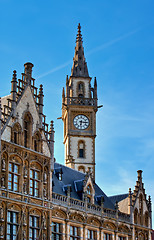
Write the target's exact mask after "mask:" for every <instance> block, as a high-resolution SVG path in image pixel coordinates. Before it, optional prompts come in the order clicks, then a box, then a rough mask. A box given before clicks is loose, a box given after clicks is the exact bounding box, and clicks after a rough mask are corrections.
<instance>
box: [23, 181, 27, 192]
mask: <svg viewBox="0 0 154 240" xmlns="http://www.w3.org/2000/svg"><path fill="white" fill-rule="evenodd" d="M23 191H24V193H25V194H27V184H26V182H24V184H23Z"/></svg>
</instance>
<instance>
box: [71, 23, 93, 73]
mask: <svg viewBox="0 0 154 240" xmlns="http://www.w3.org/2000/svg"><path fill="white" fill-rule="evenodd" d="M71 76H72V77H89V73H88V68H87V63H86V60H85V57H84V49H83V45H82V34H81V26H80V23H79V24H78V33H77V37H76V47H75V54H74V58H73V67H72V71H71Z"/></svg>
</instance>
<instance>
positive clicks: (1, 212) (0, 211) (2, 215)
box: [0, 207, 4, 222]
mask: <svg viewBox="0 0 154 240" xmlns="http://www.w3.org/2000/svg"><path fill="white" fill-rule="evenodd" d="M0 221H1V222H3V221H4V211H3V208H2V207H1V208H0Z"/></svg>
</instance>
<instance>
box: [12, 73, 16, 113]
mask: <svg viewBox="0 0 154 240" xmlns="http://www.w3.org/2000/svg"><path fill="white" fill-rule="evenodd" d="M16 95H17V72H16V70H14V71H13V76H12V81H11V100H12V102H11V107H12V109H15V106H16Z"/></svg>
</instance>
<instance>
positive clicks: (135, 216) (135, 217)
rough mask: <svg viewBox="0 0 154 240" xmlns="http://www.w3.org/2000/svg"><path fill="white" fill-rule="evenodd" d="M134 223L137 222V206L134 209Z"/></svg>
mask: <svg viewBox="0 0 154 240" xmlns="http://www.w3.org/2000/svg"><path fill="white" fill-rule="evenodd" d="M134 223H135V224H137V223H138V210H137V208H136V209H135V211H134Z"/></svg>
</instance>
